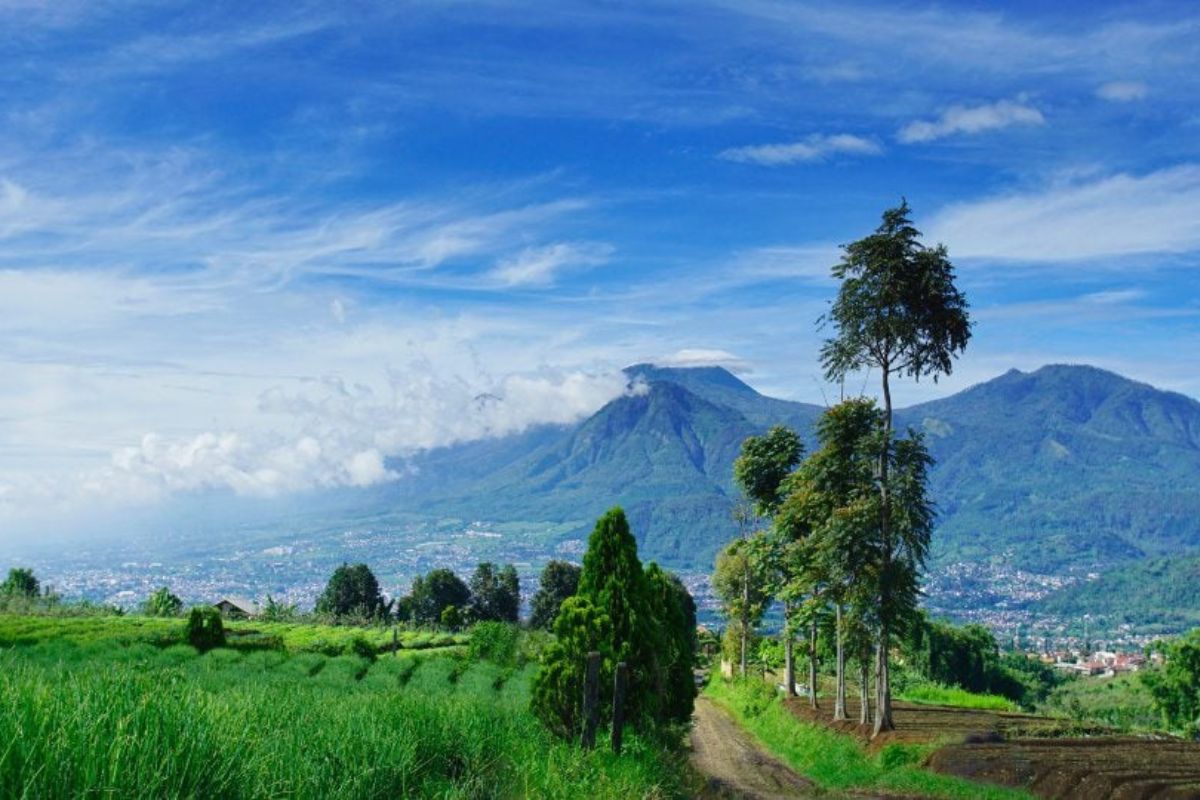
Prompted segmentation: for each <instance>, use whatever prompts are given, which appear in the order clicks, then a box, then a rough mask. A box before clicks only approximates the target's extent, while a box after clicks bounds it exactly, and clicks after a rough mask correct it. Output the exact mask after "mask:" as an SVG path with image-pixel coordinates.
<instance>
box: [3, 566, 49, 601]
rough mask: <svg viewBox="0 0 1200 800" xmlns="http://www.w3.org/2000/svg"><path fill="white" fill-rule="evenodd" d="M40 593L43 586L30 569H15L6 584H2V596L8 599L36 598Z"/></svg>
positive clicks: (10, 573)
mask: <svg viewBox="0 0 1200 800" xmlns="http://www.w3.org/2000/svg"><path fill="white" fill-rule="evenodd" d="M40 591H41V584H40V583H39V582H38V579H37V577H36V576H34V574H33V570H31V569H29V568H28V567H13V568H12V569H10V570H9V571H8V577H7V578H5V579H4V583H0V595H4V596H6V597H26V598H34V597H37V596H38V593H39V592H40Z"/></svg>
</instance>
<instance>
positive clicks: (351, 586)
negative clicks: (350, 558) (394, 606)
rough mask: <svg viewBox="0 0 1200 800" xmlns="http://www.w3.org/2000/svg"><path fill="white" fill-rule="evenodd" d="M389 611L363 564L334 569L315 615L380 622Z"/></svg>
mask: <svg viewBox="0 0 1200 800" xmlns="http://www.w3.org/2000/svg"><path fill="white" fill-rule="evenodd" d="M390 610H391V606H390V604H389V603H387V602H386V601H385V600H384V599H383V593H382V592H381V591H380V590H379V581H378V580H376V578H375V573H373V572H371V568H370V567H368V566H367V565H366V564H342V565H341V566H340V567H338V568H337V569H335V570H334V571H333V575H331V576H330V577H329V583H327V584H326V585H325V591H323V592H322V593H321V596H320V597H318V598H317V605H316V611H317V613H318V614H329V615H331V616H334V617H347V616H358V617H363V618H366V619H380V618H383V617H386V616H387V615H388V613H389V611H390Z"/></svg>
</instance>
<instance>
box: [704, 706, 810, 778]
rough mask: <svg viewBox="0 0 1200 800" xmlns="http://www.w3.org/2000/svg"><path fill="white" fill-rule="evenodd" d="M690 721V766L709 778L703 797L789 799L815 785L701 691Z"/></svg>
mask: <svg viewBox="0 0 1200 800" xmlns="http://www.w3.org/2000/svg"><path fill="white" fill-rule="evenodd" d="M692 719H693V725H692V766H693V767H694V768H695V769H696V771H697V772H699V773H700V774H701V775H703V776H704V777H705V778H706V779H707V780H708V788H707V791H706V793H705V795H704V796H705V797H737V798H747V799H748V800H789V799H790V798H797V797H804V798H807V797H815V796H816V787H815V786H814V785H813V783H812V782H811V781H809V780H808V779H807V778H803V777H801V776H800V775H797V774H796V773H795V772H793V771H792V770H791V769H790V768H788V767H787V766H785V765H784V764H783V763H782V762H780V761H779V760H778V759H776V758H775V757H774V756H772V755H770V754H768V753H766V752H764V751H763V750H762V748H760V747H759V746H758V744H756V743H755V742H754V741H753V740H752V739H750V737H749V736H748V735H747V734H746V732H745V731H743V730H742V729H741V728H739V727H738V726H737V725H736V724H735V723H734V722H733V720H731V719H730V718H729V715H727V714H726V713H725V712H724V711H722V710H721V709H720V708H719V707H718V706H716V705H714V704H713V702H712V701H711V700H709V699H708V698H707V697H704V696H703V695H701V696H700V697H697V698H696V711H695V715H694V716H693V718H692Z"/></svg>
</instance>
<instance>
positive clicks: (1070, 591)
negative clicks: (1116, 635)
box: [1036, 556, 1200, 631]
mask: <svg viewBox="0 0 1200 800" xmlns="http://www.w3.org/2000/svg"><path fill="white" fill-rule="evenodd" d="M1036 608H1037V609H1038V610H1039V611H1043V612H1045V613H1047V614H1054V615H1057V616H1060V617H1068V618H1069V617H1076V618H1078V617H1082V616H1083V615H1084V614H1090V615H1091V616H1092V618H1093V619H1099V620H1103V621H1105V622H1108V623H1110V624H1121V623H1136V624H1139V625H1143V626H1144V625H1151V626H1158V627H1159V628H1160V629H1161V630H1164V631H1177V630H1181V629H1184V628H1189V627H1194V626H1197V625H1200V557H1197V556H1190V557H1174V558H1155V559H1150V560H1147V561H1138V562H1134V563H1132V564H1129V565H1127V566H1124V567H1121V568H1118V569H1115V570H1113V571H1111V572H1106V573H1104V574H1103V575H1101V576H1100V577H1099V578H1097V579H1096V580H1092V581H1086V582H1083V583H1078V584H1075V585H1074V586H1069V587H1067V588H1066V589H1062V590H1061V591H1058V592H1055V593H1054V594H1051V595H1049V596H1048V597H1046V598H1045V599H1043V600H1042V601H1041V602H1039V603H1038V604H1037V605H1036Z"/></svg>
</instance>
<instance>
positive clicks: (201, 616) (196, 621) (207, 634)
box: [184, 606, 225, 653]
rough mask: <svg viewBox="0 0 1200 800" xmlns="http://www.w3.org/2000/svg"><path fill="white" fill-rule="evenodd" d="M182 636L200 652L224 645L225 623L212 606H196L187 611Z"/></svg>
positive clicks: (219, 613)
mask: <svg viewBox="0 0 1200 800" xmlns="http://www.w3.org/2000/svg"><path fill="white" fill-rule="evenodd" d="M184 638H185V639H187V642H188V644H190V645H191V646H192V647H194V648H196V649H197V650H199V651H200V652H202V653H203V652H204V651H206V650H212V649H213V648H214V647H224V646H225V624H224V623H223V622H222V621H221V612H220V611H217V610H216V609H215V608H213V607H212V606H197V607H196V608H193V609H192V610H191V612H189V613H188V618H187V623H186V624H185V626H184Z"/></svg>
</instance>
